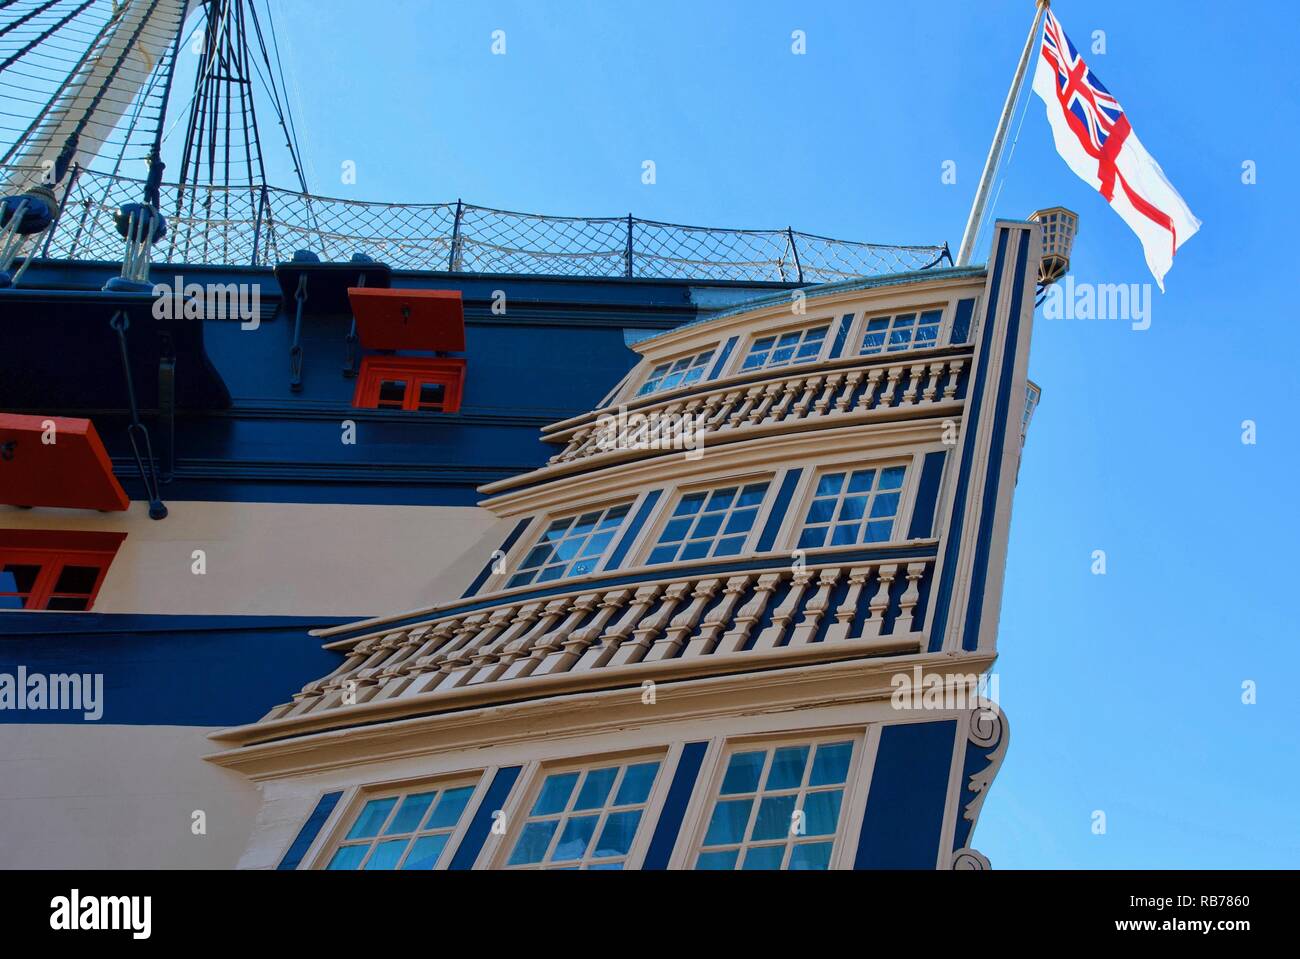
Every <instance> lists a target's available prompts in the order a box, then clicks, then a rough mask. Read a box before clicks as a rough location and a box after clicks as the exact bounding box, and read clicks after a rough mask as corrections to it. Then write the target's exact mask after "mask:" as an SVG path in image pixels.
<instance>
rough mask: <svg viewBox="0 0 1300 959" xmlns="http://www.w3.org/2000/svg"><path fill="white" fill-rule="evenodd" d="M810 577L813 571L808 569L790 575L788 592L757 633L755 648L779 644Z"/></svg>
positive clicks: (766, 647)
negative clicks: (769, 619)
mask: <svg viewBox="0 0 1300 959" xmlns="http://www.w3.org/2000/svg"><path fill="white" fill-rule="evenodd" d="M812 578H813V571H812V570H810V569H799V570H795V573H794V575H793V576H792V577H791V582H790V590H789V592H787V593H786V594H785V599H783V600H781V605H780V606H778V607H777V608H776V609H775V610H773V611H772V622H771V623H770V624H769V625H768V627H767V629H765V630H763V631H762V632H761V633H759V634H758V639H757V640H756V641H755V643H754V648H755V649H775V648H776V647H777V645H778V644H780V642H781V637H782V636H784V635H785V628H786V626H787V625H789V623H790V619H791V617H793V616H794V613H795V610H796V609H798V608H799V600H801V599H803V594H804V591H805V590H807V589H808V583H809V582H811V581H812Z"/></svg>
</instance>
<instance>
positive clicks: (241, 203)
mask: <svg viewBox="0 0 1300 959" xmlns="http://www.w3.org/2000/svg"><path fill="white" fill-rule="evenodd" d="M36 174H37V171H30V170H24V169H20V168H16V167H0V182H4V183H6V184H8V189H6V190H5V192H6V193H9V192H13V190H14V188H15V187H20V186H21V185H23V184H24V183H26V184H30V183H31V182H34V180H35V176H36ZM142 189H143V185H142V183H141V181H139V180H137V179H132V178H129V177H124V176H119V175H114V174H110V173H104V172H97V171H94V170H87V169H77V168H74V169H73V170H72V171H70V172H69V174H68V176H67V177H66V178H65V180H64V182H63V183H62V184H60V185H59V189H58V190H57V191H56V192H57V194H58V197H59V199H60V200H61V201H62V208H61V211H60V215H59V219H58V222H57V223H56V224H55V226H54V228H53V229H52V230H51V231H50V233H49V234H48V235H47V237H46V238H45V240H44V242H43V244H42V248H41V250H39V251H37V253H38V255H41V256H45V257H50V258H57V259H70V260H107V261H117V260H120V259H121V257H122V248H123V247H122V238H121V237H120V236H119V235H118V232H117V229H116V226H115V225H114V222H113V214H114V211H116V210H117V208H118V207H119V206H120V205H122V204H123V203H131V202H138V201H139V200H140V199H141V196H142ZM161 200H162V212H163V214H164V215H165V216H166V217H167V220H168V232H167V235H166V236H165V237H164V238H163V239H162V240H160V241H159V242H158V244H157V246H156V247H155V249H154V254H153V259H154V262H155V263H164V262H166V263H188V264H210V265H226V266H238V265H251V266H268V265H274V264H276V263H280V262H283V261H285V260H288V259H289V258H290V257H291V256H292V255H293V253H294V252H295V251H296V250H303V249H305V250H311V251H312V252H314V253H316V254H317V255H318V256H319V257H320V258H321V259H322V260H325V261H340V260H347V259H350V258H351V257H352V256H353V255H354V254H356V253H363V254H366V255H368V256H371V257H373V258H374V259H376V260H378V261H380V262H383V263H386V264H388V265H389V266H390V267H392V268H393V269H396V270H431V271H448V272H463V273H485V274H486V273H491V274H497V273H504V274H532V275H544V276H564V277H637V278H651V279H677V280H732V281H743V282H777V283H829V282H834V281H837V280H846V279H854V278H858V277H871V276H882V275H887V274H892V273H902V272H911V271H915V270H922V269H926V268H927V267H930V266H935V265H937V264H939V263H940V262H942V261H948V262H951V261H950V258H949V257H948V251H947V247H946V246H897V245H890V244H880V243H860V242H855V241H851V240H834V239H830V238H828V237H823V236H816V235H813V234H809V233H801V232H799V231H796V230H794V229H784V230H733V229H723V228H717V227H697V226H683V225H681V224H675V223H661V222H658V221H655V220H645V219H640V218H638V217H634V216H630V215H629V216H619V217H561V216H542V215H535V214H529V213H513V212H509V211H506V210H496V209H491V208H489V207H482V206H475V205H473V204H470V203H463V202H459V201H457V202H454V203H376V202H370V201H361V200H345V199H337V198H331V197H319V196H312V195H310V194H305V193H298V192H295V191H292V190H285V189H280V188H277V187H267V186H259V185H253V186H211V187H200V188H198V189H197V190H195V189H192V188H187V189H185V190H180V189H178V187H177V186H176V185H174V184H164V185H163V187H162V194H161Z"/></svg>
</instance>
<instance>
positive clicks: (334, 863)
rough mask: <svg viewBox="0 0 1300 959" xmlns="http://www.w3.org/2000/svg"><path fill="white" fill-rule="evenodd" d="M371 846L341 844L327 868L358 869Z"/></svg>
mask: <svg viewBox="0 0 1300 959" xmlns="http://www.w3.org/2000/svg"><path fill="white" fill-rule="evenodd" d="M369 848H370V847H369V846H340V847H339V851H338V852H336V853H335V854H334V856H333V858H332V859H330V863H329V865H328V866H326V867H325V868H326V869H356V868H357V867H358V866H360V865H361V860H362V859H365V858H366V851H367V850H368V849H369Z"/></svg>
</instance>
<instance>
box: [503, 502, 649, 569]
mask: <svg viewBox="0 0 1300 959" xmlns="http://www.w3.org/2000/svg"><path fill="white" fill-rule="evenodd" d="M642 500H643V496H642V495H633V496H631V498H630V499H620V500H618V501H616V502H605V503H603V504H599V503H598V504H594V505H590V506H584V507H581V508H579V509H571V510H563V511H560V512H557V513H548V514H546V515H544V516H540V517H538V520H537V522H535V523H533V524H531V525H530V527H529V528H528V529H527V530H525V532H526V533H527V534H528V535H527V536H526V537H524V536H521V537H519V539H520V543H521V545H520V546H519V547H517V551H514V550H512V552H514V556H511V557H508V558H507V563H506V571H505V572H503V573H501V574H500V576H499V577H497V583H496V584H494V585H495V588H496V589H497V590H514V589H533V588H535V587H538V586H546V585H549V584H551V583H562V582H564V581H566V580H569V579H573V578H580V577H583V576H594V575H595V574H597V573H599V572H600V571H601V570H603V569H604V568H605V564H606V563H607V562H608V561H609V557H610V554H611V553H612V552H613V550H614V547H615V546H617V545H618V542H619V538H620V537H621V536H622V534H623V533H624V532H625V531H626V529H627V524H628V522H629V520H631V518H632V517H633V516H635V515H636V512H637V510H638V509H639V508H640V505H641V502H642ZM620 506H627V512H626V513H624V514H623V517H622V519H621V521H620V522H619V524H618V526H616V527H615V528H614V534H613V536H611V537H610V540H609V542H608V543H607V544H606V545H605V548H604V549H603V550H602V551H601V553H600V554H599V556H598V557H597V560H596V565H595V566H594V567H593V568H592V569H591V570H589V571H588V572H585V573H577V574H570V573H569V572H568V569H569V567H571V566H572V565H573V564H574V563H575V562H577V561H578V560H579V559H580V558H581V557H580V556H574V557H573V558H572V559H570V560H567V561H566V563H565V572H564V575H562V576H557V577H555V578H554V579H547V580H540V581H539V580H538V579H537V576H538V575H540V574H541V571H542V570H543V569H545V568H546V567H547V566H548V565H555V564H552V563H543V564H542V565H541V566H538V567H537V569H536V570H535V571H534V572H535V574H536V575H534V576H533V578H532V580H530V581H529V582H527V583H520V584H518V585H516V586H511V585H510V581H511V580H512V579H514V578H515V577H516V576H518V575H520V574H522V573H525V572H527V570H525V569H524V568H523V564H524V560H526V559H527V558H528V556H529V554H530V553H532V551H533V550H534V549H536V548H537V547H538V546H540V545H542V538H543V537H544V536H545V535H546V531H547V530H549V529H550V528H551V526H552V525H553V524H555V523H558V522H559V521H560V520H563V519H569V520H575V519H577V518H578V517H579V516H583V515H584V514H586V513H594V512H599V513H600V515H601V517H602V518H603V517H604V516H605V515H606V514H607V513H608V512H609V511H610V510H612V509H617V508H618V507H620ZM599 524H600V521H599V520H598V521H597V526H598V527H599ZM570 525H572V524H570ZM594 532H595V530H593V531H592V533H589V534H586V536H587V538H590V536H591V535H593V534H594ZM563 538H564V537H563V536H562V537H561V539H563ZM557 542H558V541H557ZM584 545H585V544H584Z"/></svg>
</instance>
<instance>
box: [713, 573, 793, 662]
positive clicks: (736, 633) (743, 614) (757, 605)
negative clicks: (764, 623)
mask: <svg viewBox="0 0 1300 959" xmlns="http://www.w3.org/2000/svg"><path fill="white" fill-rule="evenodd" d="M779 582H781V574H780V573H764V574H763V575H762V576H760V577H759V578H758V582H757V583H756V584H755V585H754V595H753V596H752V597H751V598H750V600H749V602H748V603H746V604H745V605H744V606H742V607H741V608H740V612H738V613H736V619H735V622H734V623H733V624H732V627H731V629H729V630H728V631H727V632H726V634H725V635H724V636H723V637H722V639H721V640H720V641H719V642H718V650H717V651H718V652H720V653H738V652H740V651H741V650H742V649H743V648H744V646H745V643H746V642H747V641H748V639H749V634H750V632H751V631H752V630H753V629H754V624H755V623H757V622H758V621H759V620H760V619H762V618H763V613H764V612H766V611H767V604H768V601H769V600H771V598H772V593H774V592H775V591H776V585H777V583H779Z"/></svg>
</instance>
